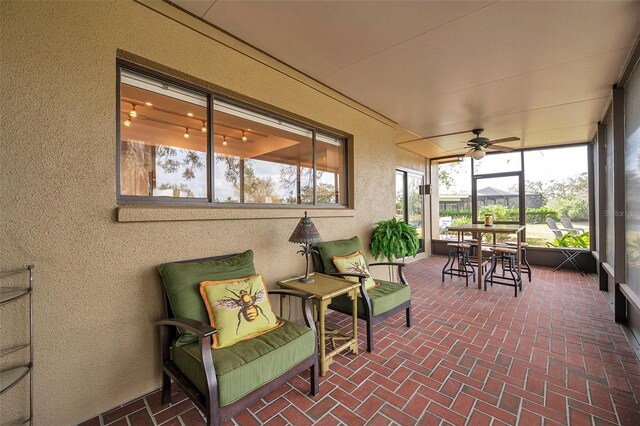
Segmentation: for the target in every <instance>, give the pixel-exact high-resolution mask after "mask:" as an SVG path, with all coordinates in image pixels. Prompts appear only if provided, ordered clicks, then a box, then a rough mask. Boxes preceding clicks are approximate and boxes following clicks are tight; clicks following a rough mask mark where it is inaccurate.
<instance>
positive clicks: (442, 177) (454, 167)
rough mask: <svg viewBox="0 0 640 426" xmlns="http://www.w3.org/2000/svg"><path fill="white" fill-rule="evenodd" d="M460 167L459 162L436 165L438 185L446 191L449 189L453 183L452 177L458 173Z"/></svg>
mask: <svg viewBox="0 0 640 426" xmlns="http://www.w3.org/2000/svg"><path fill="white" fill-rule="evenodd" d="M461 165H462V163H461V162H456V163H448V164H446V165H445V164H440V165H438V180H439V182H440V185H442V186H444V187H445V188H447V189H451V187H452V186H453V184H454V183H455V178H454V176H455V175H456V174H458V173H459V172H460V166H461Z"/></svg>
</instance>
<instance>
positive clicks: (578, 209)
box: [553, 196, 589, 220]
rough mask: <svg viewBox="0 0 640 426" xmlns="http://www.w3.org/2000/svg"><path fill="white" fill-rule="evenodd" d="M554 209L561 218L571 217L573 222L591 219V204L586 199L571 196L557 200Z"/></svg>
mask: <svg viewBox="0 0 640 426" xmlns="http://www.w3.org/2000/svg"><path fill="white" fill-rule="evenodd" d="M553 207H554V209H555V210H557V211H558V213H559V215H560V216H561V217H569V218H571V219H573V220H577V219H583V220H584V219H589V202H588V200H587V199H586V198H581V197H577V196H569V197H567V198H562V199H557V200H554V202H553Z"/></svg>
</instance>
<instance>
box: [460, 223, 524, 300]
mask: <svg viewBox="0 0 640 426" xmlns="http://www.w3.org/2000/svg"><path fill="white" fill-rule="evenodd" d="M525 228H526V226H525V225H484V224H469V225H459V226H449V227H448V229H449V231H455V232H457V233H458V241H461V240H462V238H461V237H462V235H463V234H464V233H465V232H468V233H470V234H471V235H473V237H474V238H475V239H476V240H478V288H482V278H483V277H482V236H483V235H484V234H493V235H494V237H495V235H496V234H516V236H517V248H516V251H517V253H516V261H517V263H518V274H520V273H521V272H522V271H521V269H522V263H521V259H520V258H521V249H522V247H521V245H522V233H523V231H524V230H525ZM494 241H495V238H494Z"/></svg>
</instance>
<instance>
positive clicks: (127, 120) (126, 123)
mask: <svg viewBox="0 0 640 426" xmlns="http://www.w3.org/2000/svg"><path fill="white" fill-rule="evenodd" d="M124 125H125V126H127V127H131V116H129V115H127V119H126V120H124Z"/></svg>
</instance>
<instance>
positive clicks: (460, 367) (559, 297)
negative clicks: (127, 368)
mask: <svg viewBox="0 0 640 426" xmlns="http://www.w3.org/2000/svg"><path fill="white" fill-rule="evenodd" d="M444 262H445V259H444V258H442V257H430V258H427V259H424V260H420V261H417V262H414V263H412V264H410V265H409V267H408V268H407V269H408V271H407V272H408V273H407V277H408V279H409V282H410V284H411V290H412V299H413V327H412V328H411V329H407V328H406V327H405V326H404V314H398V315H397V316H395V317H394V318H392V319H391V320H389V321H387V322H385V323H383V324H380V325H378V326H376V327H375V335H376V348H375V352H374V353H373V354H369V353H367V352H366V351H364V347H365V345H364V341H365V340H364V336H361V337H362V338H361V343H360V348H361V353H360V354H359V355H357V356H354V355H346V356H339V357H338V358H337V359H336V361H335V362H334V364H333V365H332V366H331V371H330V372H329V373H328V374H327V376H326V377H325V378H324V379H322V381H321V384H320V394H319V395H318V396H316V397H313V398H312V397H310V396H308V395H307V392H308V389H309V386H308V383H307V381H306V377H297V378H296V379H295V380H293V381H292V382H290V383H289V384H287V385H285V386H283V387H282V388H281V389H279V390H278V391H277V392H274V393H273V394H271V395H270V396H269V397H268V398H265V399H264V400H261V401H259V402H257V403H256V404H255V405H253V407H251V409H250V410H247V411H245V412H243V413H242V414H240V415H239V416H237V417H236V418H235V419H234V420H233V422H228V424H239V425H242V426H245V425H258V424H268V425H284V424H293V425H296V426H297V425H310V424H319V425H333V424H335V425H337V424H347V425H350V426H351V425H363V424H371V425H387V424H401V425H414V424H425V425H438V424H454V425H490V424H491V425H504V424H521V425H526V426H529V425H542V424H544V425H557V424H572V425H609V424H620V425H640V364H639V363H638V360H637V358H636V357H635V355H634V353H633V352H632V350H631V348H630V347H629V344H628V343H627V341H626V340H625V337H624V334H623V333H622V331H621V330H620V328H619V326H617V325H616V324H615V323H614V321H613V315H612V313H611V312H610V310H609V308H608V306H607V303H606V302H605V299H604V296H603V295H602V293H601V292H600V291H598V289H597V285H596V283H595V280H594V278H593V277H591V276H586V277H582V276H580V275H578V274H577V273H574V272H566V271H563V272H559V273H553V272H551V271H550V270H548V269H541V268H534V270H533V281H532V282H531V283H529V282H528V281H526V280H525V282H524V292H523V293H521V294H520V295H519V296H518V298H514V297H513V289H512V288H510V287H504V286H494V287H493V288H489V290H488V291H487V292H486V293H485V292H483V291H480V290H477V289H476V288H475V287H474V286H471V284H470V286H469V288H466V287H465V285H464V281H463V280H462V279H460V278H453V279H449V278H447V279H446V281H445V283H444V284H442V283H441V281H440V269H441V268H442V265H443V264H444ZM343 318H345V317H344V316H341V315H339V314H333V315H332V316H331V317H330V319H333V320H334V321H336V320H337V321H340V322H342V323H344V322H346V321H341V320H342V319H343ZM363 328H364V327H362V326H361V327H360V330H361V331H362V330H363ZM159 399H160V398H159V393H158V392H155V393H152V394H150V395H148V396H146V397H144V398H141V399H138V400H136V401H133V402H130V403H128V404H126V405H124V406H122V407H119V408H116V409H114V410H111V411H109V412H107V413H104V414H102V415H101V416H99V417H96V418H95V419H92V420H90V421H89V422H87V424H95V425H128V424H130V425H154V424H158V425H159V424H162V425H198V424H203V423H204V422H203V421H202V418H201V417H200V414H199V413H198V411H197V410H196V409H195V408H194V407H193V405H192V404H191V403H190V402H189V401H188V400H185V399H184V396H183V395H182V394H180V393H176V394H175V395H174V401H173V403H172V405H171V406H169V407H162V406H161V405H160V403H159Z"/></svg>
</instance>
